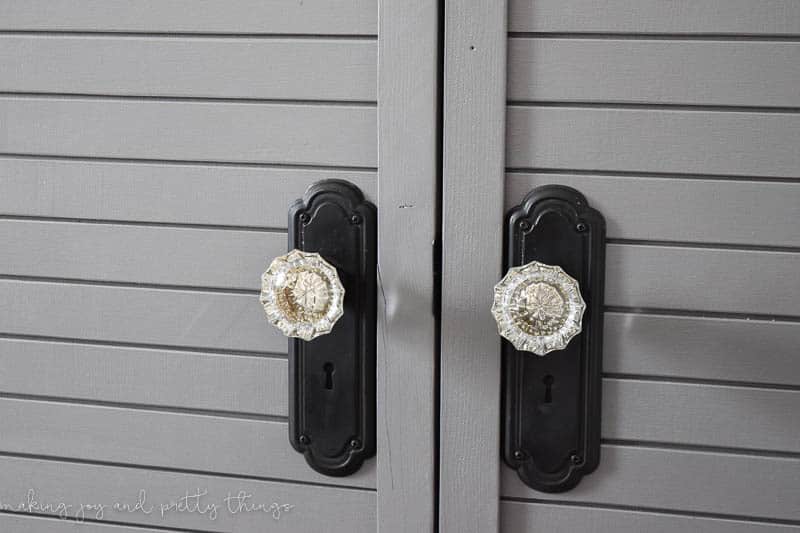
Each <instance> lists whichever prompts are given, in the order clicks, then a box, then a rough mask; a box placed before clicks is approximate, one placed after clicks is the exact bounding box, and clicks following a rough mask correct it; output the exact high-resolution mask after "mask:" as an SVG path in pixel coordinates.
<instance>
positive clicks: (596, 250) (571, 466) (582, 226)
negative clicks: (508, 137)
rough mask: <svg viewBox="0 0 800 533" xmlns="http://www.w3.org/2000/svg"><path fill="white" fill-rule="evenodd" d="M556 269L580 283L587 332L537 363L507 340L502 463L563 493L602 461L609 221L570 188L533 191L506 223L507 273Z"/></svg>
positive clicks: (529, 481) (535, 484) (538, 485)
mask: <svg viewBox="0 0 800 533" xmlns="http://www.w3.org/2000/svg"><path fill="white" fill-rule="evenodd" d="M534 260H535V261H539V262H542V263H546V264H550V265H558V266H560V267H561V268H563V269H564V271H565V272H566V273H567V274H569V275H570V276H572V277H573V278H575V279H576V280H577V281H578V283H579V284H580V289H581V295H582V296H583V299H584V301H585V302H586V305H587V307H586V311H585V313H584V316H583V329H582V332H581V333H580V334H579V335H578V336H576V337H575V338H573V339H572V340H571V341H570V343H569V344H568V345H567V347H566V348H565V349H564V350H560V351H555V352H551V353H550V354H548V355H546V356H537V355H535V354H533V353H531V352H522V351H518V350H516V349H515V348H514V347H513V346H512V345H511V343H510V342H508V341H506V340H505V339H504V340H503V391H504V392H503V411H504V422H505V427H504V430H503V438H504V443H503V456H504V460H505V462H506V463H507V464H508V466H510V467H511V468H513V469H514V470H516V471H517V473H518V474H519V477H520V479H521V480H522V481H523V482H524V483H525V484H526V485H528V486H529V487H531V488H533V489H536V490H539V491H543V492H563V491H566V490H569V489H571V488H573V487H574V486H575V485H577V484H578V482H579V481H580V480H581V478H582V477H583V476H584V475H586V474H589V473H591V472H593V471H594V470H595V469H596V468H597V466H598V463H599V461H600V399H601V390H600V388H601V372H602V344H603V286H604V283H605V279H604V277H605V220H604V219H603V216H602V215H601V214H600V213H599V212H598V211H596V210H594V209H592V208H590V207H589V205H588V203H587V202H586V198H584V197H583V195H582V194H581V193H579V192H578V191H576V190H574V189H571V188H569V187H563V186H558V185H547V186H543V187H538V188H536V189H534V190H532V191H531V192H530V193H529V194H528V195H527V196H526V197H525V200H524V201H523V202H522V204H521V205H519V206H517V207H515V208H513V209H511V210H510V211H509V212H508V215H507V221H506V254H505V267H506V269H507V268H509V267H513V266H519V265H524V264H526V263H529V262H531V261H534Z"/></svg>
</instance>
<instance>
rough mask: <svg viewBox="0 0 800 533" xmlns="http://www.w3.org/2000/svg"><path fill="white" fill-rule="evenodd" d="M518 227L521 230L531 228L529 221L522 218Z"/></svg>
mask: <svg viewBox="0 0 800 533" xmlns="http://www.w3.org/2000/svg"><path fill="white" fill-rule="evenodd" d="M519 229H521V230H522V231H528V230H529V229H531V223H530V222H528V221H527V220H523V221H521V222H520V223H519Z"/></svg>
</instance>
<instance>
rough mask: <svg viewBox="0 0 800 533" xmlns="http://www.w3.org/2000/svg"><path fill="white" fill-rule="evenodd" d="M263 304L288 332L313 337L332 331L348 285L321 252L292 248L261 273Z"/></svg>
mask: <svg viewBox="0 0 800 533" xmlns="http://www.w3.org/2000/svg"><path fill="white" fill-rule="evenodd" d="M261 305H263V306H264V311H265V312H266V313H267V319H268V320H269V321H270V323H272V325H274V326H275V327H277V328H278V329H279V330H281V331H282V332H283V334H284V335H286V336H287V337H297V338H300V339H303V340H305V341H310V340H312V339H315V338H316V337H319V336H320V335H326V334H328V333H330V332H331V330H332V329H333V325H334V324H336V321H337V320H339V319H340V318H341V317H342V313H343V312H344V287H343V286H342V282H341V281H340V280H339V275H338V274H337V272H336V268H335V267H333V265H331V264H330V263H328V262H327V261H325V260H324V259H323V258H322V256H320V255H319V254H318V253H311V252H302V251H300V250H292V251H291V252H289V253H287V254H285V255H281V256H278V257H276V258H275V259H274V260H273V261H272V263H271V264H270V265H269V268H268V269H267V271H266V272H264V274H263V275H262V276H261Z"/></svg>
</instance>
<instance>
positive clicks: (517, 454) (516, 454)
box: [514, 450, 525, 461]
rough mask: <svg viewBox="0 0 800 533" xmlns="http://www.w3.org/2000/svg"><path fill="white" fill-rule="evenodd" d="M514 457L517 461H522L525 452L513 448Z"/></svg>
mask: <svg viewBox="0 0 800 533" xmlns="http://www.w3.org/2000/svg"><path fill="white" fill-rule="evenodd" d="M514 459H516V460H517V461H522V460H523V459H525V452H523V451H522V450H515V451H514Z"/></svg>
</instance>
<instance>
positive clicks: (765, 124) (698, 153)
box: [506, 105, 800, 178]
mask: <svg viewBox="0 0 800 533" xmlns="http://www.w3.org/2000/svg"><path fill="white" fill-rule="evenodd" d="M507 124H508V127H507V144H506V164H507V165H508V166H509V167H511V168H536V169H540V168H547V169H569V170H589V171H591V170H605V171H615V170H618V171H630V172H636V171H639V172H668V173H688V174H692V173H698V174H720V175H731V176H732V175H740V176H741V175H743V176H770V177H788V178H796V177H797V172H798V168H800V150H797V146H798V145H800V114H798V113H755V112H717V111H698V110H665V109H614V108H593V107H560V106H559V107H547V106H545V107H542V106H516V105H511V106H509V107H508V115H507Z"/></svg>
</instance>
